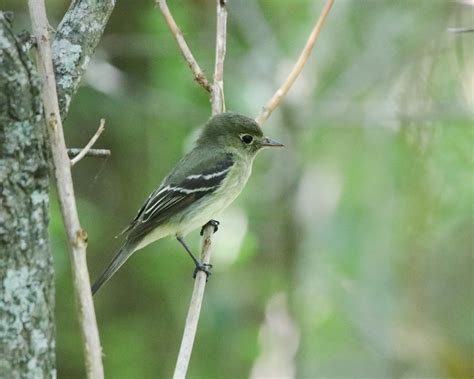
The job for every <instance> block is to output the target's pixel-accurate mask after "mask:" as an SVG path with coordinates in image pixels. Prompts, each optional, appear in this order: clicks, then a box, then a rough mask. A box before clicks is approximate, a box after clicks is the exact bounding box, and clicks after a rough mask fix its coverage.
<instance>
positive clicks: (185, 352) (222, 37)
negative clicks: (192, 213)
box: [173, 0, 227, 379]
mask: <svg viewBox="0 0 474 379" xmlns="http://www.w3.org/2000/svg"><path fill="white" fill-rule="evenodd" d="M226 27H227V10H226V0H217V31H216V60H215V68H214V83H213V85H212V92H211V105H212V114H213V115H215V114H217V113H220V112H222V111H223V110H224V109H225V103H224V58H225V48H226ZM213 232H214V227H213V226H211V225H208V226H206V227H205V228H204V233H203V237H202V248H201V260H202V262H203V263H204V264H209V262H210V260H211V250H210V247H211V243H212V241H211V237H212V234H213ZM206 281H207V275H206V274H205V273H204V272H202V271H198V272H197V274H196V279H195V281H194V289H193V294H192V296H191V303H190V305H189V309H188V315H187V317H186V324H185V326H184V332H183V338H182V340H181V346H180V348H179V353H178V359H177V362H176V367H175V370H174V375H173V378H174V379H184V378H185V377H186V372H187V370H188V366H189V360H190V358H191V352H192V350H193V345H194V339H195V337H196V330H197V324H198V321H199V315H200V313H201V305H202V300H203V298H204V289H205V287H206Z"/></svg>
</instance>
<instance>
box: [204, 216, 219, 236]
mask: <svg viewBox="0 0 474 379" xmlns="http://www.w3.org/2000/svg"><path fill="white" fill-rule="evenodd" d="M219 224H220V222H219V221H217V220H209V221H208V222H207V223H206V224H204V225H203V226H202V228H201V233H200V234H201V236H202V235H203V234H204V229H206V227H207V226H209V225H210V226H213V227H214V233H216V232H217V231H218V230H219Z"/></svg>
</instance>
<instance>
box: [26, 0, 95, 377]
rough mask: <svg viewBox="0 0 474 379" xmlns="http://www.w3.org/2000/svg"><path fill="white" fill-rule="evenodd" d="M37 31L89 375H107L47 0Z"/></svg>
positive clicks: (35, 14)
mask: <svg viewBox="0 0 474 379" xmlns="http://www.w3.org/2000/svg"><path fill="white" fill-rule="evenodd" d="M28 7H29V10H30V17H31V25H32V30H33V34H34V36H35V37H36V41H37V44H38V50H37V53H38V54H37V55H38V62H37V63H38V71H39V74H40V77H41V79H42V81H43V88H42V97H43V104H44V109H45V118H46V122H47V129H48V134H49V139H50V142H51V151H52V156H53V162H54V168H55V176H56V185H57V189H58V195H59V202H60V204H61V213H62V217H63V222H64V226H65V228H66V233H67V236H68V241H69V247H70V249H71V266H72V273H73V281H74V290H75V296H76V302H77V314H78V319H79V324H80V329H81V334H82V339H83V349H84V355H85V363H86V372H87V377H88V378H93V379H101V378H103V377H104V370H103V366H102V354H101V347H100V340H99V332H98V329H97V322H96V318H95V311H94V304H93V302H92V294H91V290H90V288H91V287H90V280H89V273H88V271H87V263H86V246H87V233H86V232H85V231H84V230H83V229H82V228H81V225H80V223H79V216H78V214H77V208H76V201H75V197H74V187H73V184H72V177H71V165H70V161H69V157H68V155H67V152H66V144H65V141H64V134H63V128H62V122H61V117H60V114H59V104H58V96H57V92H56V80H55V77H54V70H53V61H52V50H51V45H50V37H49V31H48V20H47V18H46V10H45V6H44V0H28Z"/></svg>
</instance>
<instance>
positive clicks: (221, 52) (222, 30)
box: [211, 0, 227, 115]
mask: <svg viewBox="0 0 474 379" xmlns="http://www.w3.org/2000/svg"><path fill="white" fill-rule="evenodd" d="M226 38H227V9H226V0H217V30H216V63H215V67H214V83H213V84H212V93H211V105H212V114H213V115H215V114H218V113H221V112H225V100H224V58H225V47H226Z"/></svg>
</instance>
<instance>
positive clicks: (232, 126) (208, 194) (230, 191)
mask: <svg viewBox="0 0 474 379" xmlns="http://www.w3.org/2000/svg"><path fill="white" fill-rule="evenodd" d="M272 146H283V145H282V144H281V143H279V142H276V141H273V140H271V139H270V138H268V137H264V136H263V133H262V130H261V129H260V127H259V126H258V124H257V123H256V122H255V121H254V120H253V119H251V118H249V117H246V116H243V115H240V114H237V113H231V112H228V113H221V114H218V115H216V116H214V117H212V118H211V119H210V120H209V121H208V122H207V123H206V125H205V126H204V129H203V130H202V132H201V135H200V136H199V138H198V140H197V142H196V145H195V147H194V148H193V149H192V150H191V151H190V152H189V153H188V154H186V155H185V156H184V157H183V158H182V159H181V161H179V162H178V164H177V165H176V166H175V167H174V168H173V170H172V171H171V172H170V173H169V174H168V176H166V177H165V178H164V179H163V181H162V182H161V184H160V186H159V187H158V188H157V189H156V190H155V191H153V193H152V194H151V195H150V196H149V197H148V199H147V200H146V201H145V204H143V206H142V207H141V209H140V210H139V211H138V214H137V216H136V217H135V218H134V219H133V221H132V222H131V223H130V225H129V226H128V227H127V228H126V229H125V230H124V231H123V233H124V234H126V239H125V242H124V243H123V245H122V247H121V248H120V250H119V251H118V252H117V254H116V255H115V257H114V258H113V260H112V262H110V264H109V265H108V266H107V268H106V269H105V271H104V272H103V273H102V275H101V276H100V277H99V279H98V280H97V281H96V282H95V284H94V285H93V286H92V293H96V292H97V291H98V290H99V288H100V287H102V285H104V283H106V282H107V281H108V280H109V279H110V278H111V277H112V275H114V274H115V273H116V272H117V270H118V269H119V268H120V267H121V266H122V265H123V264H124V263H125V261H126V260H127V259H128V258H129V257H130V256H131V255H132V253H134V252H135V251H137V250H139V249H141V248H143V247H145V246H147V245H148V244H150V243H152V242H154V241H156V240H159V239H161V238H163V237H166V236H169V235H174V236H176V238H177V240H178V241H179V242H180V243H181V245H183V247H184V248H185V249H186V252H187V253H188V254H189V255H190V257H191V258H192V259H193V261H194V264H195V265H196V269H195V271H194V275H196V272H197V271H198V270H200V271H204V272H205V273H206V275H209V274H210V271H209V268H210V266H209V265H205V264H202V263H201V262H200V261H199V260H198V259H197V258H195V257H194V255H193V254H192V253H191V250H190V249H189V248H188V247H187V246H186V243H185V242H184V240H183V237H184V236H185V235H186V234H187V233H188V232H190V231H192V230H194V229H197V228H199V227H201V226H203V225H204V224H207V223H208V222H211V223H212V225H214V227H215V228H216V229H217V225H218V222H216V221H214V220H212V219H213V218H214V217H215V216H216V215H217V214H218V213H219V212H221V211H222V210H223V209H225V208H226V207H227V206H228V205H229V204H230V203H231V202H232V201H233V200H234V199H235V198H236V197H237V196H238V195H239V193H240V192H241V191H242V189H243V188H244V186H245V184H246V183H247V180H248V178H249V176H250V173H251V171H252V162H253V159H254V158H255V155H256V154H257V152H258V151H260V150H261V149H262V148H264V147H272ZM209 220H211V221H209Z"/></svg>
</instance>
